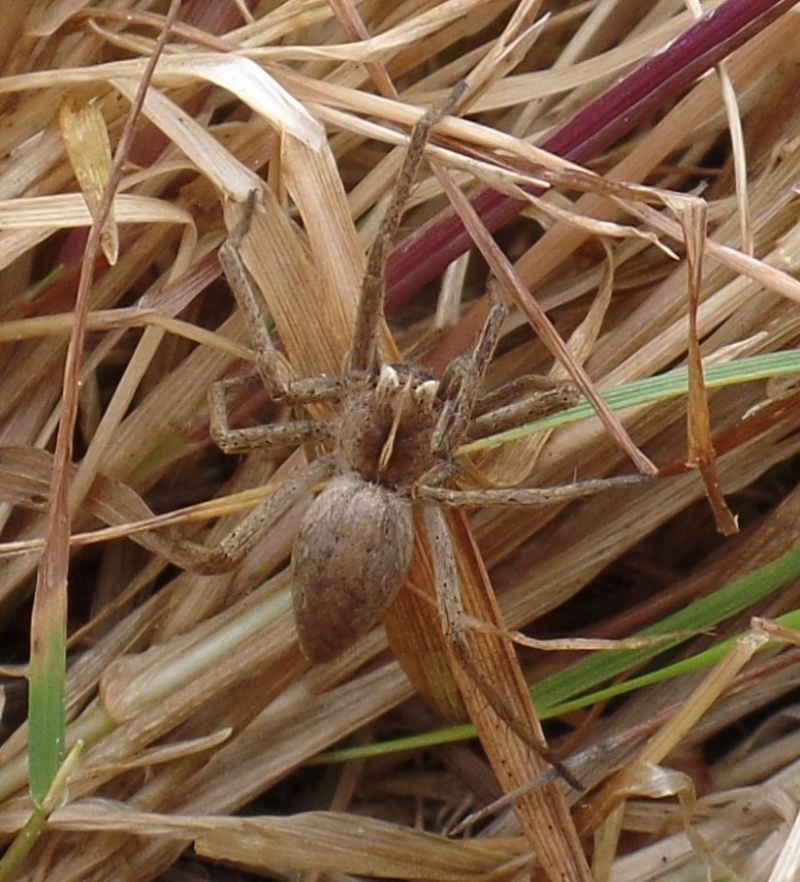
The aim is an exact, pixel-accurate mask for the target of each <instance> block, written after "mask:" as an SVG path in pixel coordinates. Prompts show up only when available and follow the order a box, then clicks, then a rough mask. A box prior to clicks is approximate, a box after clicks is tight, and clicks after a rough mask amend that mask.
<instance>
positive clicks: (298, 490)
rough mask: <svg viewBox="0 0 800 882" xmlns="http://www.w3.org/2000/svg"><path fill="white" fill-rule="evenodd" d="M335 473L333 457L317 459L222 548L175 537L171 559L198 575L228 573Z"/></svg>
mask: <svg viewBox="0 0 800 882" xmlns="http://www.w3.org/2000/svg"><path fill="white" fill-rule="evenodd" d="M335 470H336V466H335V463H334V461H333V458H332V457H321V458H320V459H316V460H314V462H312V463H310V464H309V465H308V466H306V467H305V468H303V469H302V470H301V471H300V472H298V473H297V474H296V475H294V476H293V477H292V478H289V480H288V481H285V482H284V483H283V484H281V486H280V487H279V488H278V489H277V490H276V491H275V492H274V493H273V494H272V495H271V496H270V497H269V498H268V499H266V500H264V502H262V503H260V504H259V505H258V506H256V508H254V509H253V510H252V511H251V512H249V513H248V514H247V515H246V516H245V518H244V519H243V520H242V521H240V522H239V523H238V524H237V525H236V526H235V527H234V528H233V529H232V530H231V531H230V532H229V533H228V534H227V535H226V536H224V537H223V538H222V540H221V541H220V542H219V544H218V545H216V546H215V547H213V548H208V547H207V546H205V545H201V544H199V543H197V542H192V541H191V540H188V539H184V538H182V537H175V541H174V548H173V550H172V551H171V552H170V555H169V559H170V560H171V561H172V562H173V563H176V564H177V565H178V566H180V567H181V568H183V569H186V570H190V571H192V572H195V573H202V574H204V575H210V574H212V573H224V572H227V571H228V570H230V569H232V568H233V567H235V566H236V564H238V563H239V562H240V561H241V560H243V558H244V557H246V555H247V554H248V552H249V551H250V550H251V549H252V548H253V546H254V545H255V544H256V542H257V541H258V540H259V539H260V538H261V537H262V536H263V535H265V534H266V533H267V532H268V531H269V529H270V528H271V527H272V526H273V525H274V524H276V523H277V522H278V521H279V520H280V519H281V518H282V517H283V516H284V515H285V514H286V513H287V512H288V511H289V509H290V508H291V506H292V504H293V503H294V501H295V499H297V498H298V497H299V496H301V495H302V494H303V493H310V492H311V490H312V489H313V488H314V486H315V485H316V484H318V483H320V481H324V480H325V479H326V478H329V477H330V476H331V475H332V474H333V473H334V471H335Z"/></svg>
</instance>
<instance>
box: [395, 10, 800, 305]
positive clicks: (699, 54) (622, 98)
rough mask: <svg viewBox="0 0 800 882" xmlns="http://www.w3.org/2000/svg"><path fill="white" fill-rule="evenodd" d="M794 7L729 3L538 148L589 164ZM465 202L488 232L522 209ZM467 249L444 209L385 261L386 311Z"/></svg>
mask: <svg viewBox="0 0 800 882" xmlns="http://www.w3.org/2000/svg"><path fill="white" fill-rule="evenodd" d="M794 5H795V0H728V2H727V3H725V4H724V5H722V6H720V7H719V8H717V9H715V10H714V11H712V12H709V13H708V14H707V15H705V16H703V18H701V19H698V20H697V21H696V22H695V23H694V24H693V25H692V26H691V27H689V28H687V30H686V31H684V33H683V34H682V35H681V36H680V37H678V38H677V39H675V40H673V41H672V42H671V43H670V44H669V45H668V47H666V48H665V49H662V50H660V51H658V52H656V53H655V54H654V55H652V56H651V57H650V58H648V59H647V60H646V61H644V62H642V63H641V64H640V65H639V66H638V67H637V68H635V69H634V70H632V71H631V72H630V73H628V74H626V75H625V76H624V77H623V78H622V79H621V80H619V81H618V82H616V83H615V84H614V85H613V86H611V87H610V88H609V89H607V90H606V91H605V92H604V93H603V94H602V95H600V96H598V97H597V98H595V99H594V100H593V101H592V102H591V104H589V105H587V106H586V107H584V108H583V109H582V110H579V111H578V112H577V113H576V114H575V115H574V116H573V117H572V118H571V119H569V120H567V121H566V122H565V123H564V124H563V125H562V126H561V127H560V128H558V129H557V130H556V131H555V132H553V133H552V134H551V135H550V136H549V137H548V138H547V140H546V141H544V143H542V145H541V146H542V147H543V148H544V149H545V150H549V151H550V152H551V153H554V154H556V155H558V156H562V157H564V158H565V159H570V160H572V161H573V162H579V163H586V162H588V161H590V160H592V159H594V158H596V157H597V156H599V155H600V154H601V153H602V152H603V150H605V149H607V148H608V147H610V146H611V145H613V144H615V143H616V142H618V141H619V140H620V139H621V138H623V137H625V135H627V134H628V133H629V132H630V131H631V130H632V129H633V128H634V127H635V126H637V125H638V124H639V123H641V122H643V121H644V120H646V119H647V118H648V116H649V115H651V114H652V113H653V112H654V111H656V110H658V109H659V108H661V107H664V106H665V105H667V104H668V103H670V102H672V101H675V100H676V99H677V98H678V96H679V95H680V94H681V93H683V92H685V91H686V90H687V89H688V88H689V87H690V86H691V85H692V83H694V82H695V80H696V79H697V78H698V77H700V76H702V75H703V74H704V73H705V72H706V71H707V70H709V69H710V68H712V67H713V66H714V65H715V64H718V63H719V62H720V61H722V60H723V59H724V58H726V57H727V56H728V55H729V54H730V53H731V52H733V51H734V50H735V49H738V48H739V47H740V46H742V45H744V43H746V42H747V41H748V40H749V39H750V38H751V37H754V36H755V35H756V34H758V33H760V32H761V31H762V30H764V28H766V27H767V26H768V25H769V24H771V23H772V22H773V21H775V19H777V18H778V17H779V16H781V15H782V14H783V13H784V12H786V11H787V10H789V9H790V8H791V7H792V6H794ZM531 192H535V190H533V189H532V190H531ZM471 201H472V205H473V206H474V208H475V210H476V211H477V212H478V214H479V215H480V217H481V218H482V219H483V222H484V223H485V224H486V227H487V228H488V229H489V231H490V232H495V231H497V230H499V229H502V228H503V227H504V226H506V225H507V224H508V223H510V222H511V221H512V220H514V218H516V217H517V215H518V214H519V213H520V212H521V211H522V210H523V209H524V208H525V206H526V205H527V203H526V202H522V201H520V200H516V199H511V198H510V197H508V196H505V195H503V194H502V193H498V192H497V191H495V190H490V189H483V190H481V191H479V192H478V193H477V195H475V196H474V197H473V198H472V200H471ZM472 247H473V245H472V239H471V238H470V235H469V233H467V231H466V230H465V229H464V226H463V224H462V223H461V221H460V220H459V219H458V217H457V216H456V214H455V212H454V211H453V210H452V209H451V208H448V209H445V211H443V212H441V214H439V215H438V216H437V217H435V218H432V219H431V220H430V221H429V222H428V223H427V224H425V225H424V226H422V227H421V228H420V229H419V230H417V231H416V232H415V233H413V234H412V235H410V236H409V237H408V238H407V239H405V241H403V242H401V243H400V245H398V246H397V248H395V250H394V251H393V252H392V255H391V257H390V258H389V264H388V267H387V278H388V295H387V302H386V308H387V311H389V312H391V310H392V309H397V308H398V307H400V306H402V305H403V304H404V303H406V302H407V301H408V300H409V299H411V297H413V295H414V294H415V293H416V292H417V291H418V290H419V289H420V288H421V287H422V286H423V285H425V284H426V283H427V282H429V281H431V279H434V278H436V276H438V275H439V274H440V273H441V272H442V271H443V270H444V268H445V267H446V266H447V265H448V264H449V263H450V262H451V261H453V260H455V259H456V258H457V257H459V256H460V255H461V254H463V253H464V252H465V251H467V250H468V249H470V248H472Z"/></svg>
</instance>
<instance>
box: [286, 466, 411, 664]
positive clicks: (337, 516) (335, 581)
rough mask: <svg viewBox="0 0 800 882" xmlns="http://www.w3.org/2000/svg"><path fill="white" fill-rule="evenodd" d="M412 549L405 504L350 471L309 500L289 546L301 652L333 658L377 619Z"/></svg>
mask: <svg viewBox="0 0 800 882" xmlns="http://www.w3.org/2000/svg"><path fill="white" fill-rule="evenodd" d="M413 550H414V526H413V515H412V509H411V502H410V501H409V500H408V499H407V498H405V497H403V496H399V495H398V494H396V493H393V492H391V491H390V490H387V489H386V488H384V487H381V486H380V485H378V484H372V483H369V482H367V481H363V480H361V479H360V478H358V477H356V476H353V475H345V476H340V477H338V478H336V479H334V480H333V481H331V483H330V484H329V485H328V486H327V487H326V488H325V489H324V490H323V491H322V493H320V494H319V496H318V497H317V498H316V499H315V500H314V501H313V502H312V504H311V506H310V507H309V509H308V511H307V512H306V515H305V517H304V518H303V521H302V523H301V525H300V529H299V531H298V534H297V538H296V540H295V544H294V548H293V550H292V603H293V606H294V615H295V621H296V623H297V633H298V637H299V639H300V647H301V649H302V650H303V653H304V655H305V656H306V657H307V658H308V659H309V661H312V662H319V661H326V660H328V659H332V658H335V657H336V656H337V655H339V654H340V653H341V652H343V651H344V650H345V649H346V648H347V647H348V646H350V645H351V644H352V643H354V642H355V641H356V640H357V639H358V638H359V637H361V636H363V635H364V634H366V633H367V632H368V631H369V630H370V629H371V628H372V627H373V625H375V624H377V622H378V620H379V619H380V617H381V614H382V613H383V611H384V610H385V609H386V607H387V606H388V605H389V604H390V603H391V602H392V600H394V598H395V595H396V594H397V592H398V591H399V590H400V587H401V586H402V584H403V582H404V580H405V578H406V575H407V573H408V569H409V566H410V565H411V555H412V553H413Z"/></svg>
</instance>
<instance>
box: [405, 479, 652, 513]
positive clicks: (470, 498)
mask: <svg viewBox="0 0 800 882" xmlns="http://www.w3.org/2000/svg"><path fill="white" fill-rule="evenodd" d="M651 480H652V479H651V478H649V477H648V476H647V475H619V476H618V477H616V478H591V479H589V480H586V481H578V482H576V483H575V484H560V485H559V486H557V487H490V488H489V489H486V490H457V489H453V488H452V487H437V486H434V485H432V484H427V483H426V484H420V485H418V486H417V487H416V488H415V490H414V495H415V496H416V498H417V499H420V500H427V501H430V502H438V503H439V505H451V506H458V507H460V508H483V507H484V506H490V505H492V506H498V507H500V506H516V505H553V504H555V503H558V502H568V501H569V500H572V499H579V498H582V497H584V496H593V495H594V494H595V493H602V492H603V491H604V490H610V489H611V488H613V487H620V486H629V485H632V484H647V483H649V482H650V481H651Z"/></svg>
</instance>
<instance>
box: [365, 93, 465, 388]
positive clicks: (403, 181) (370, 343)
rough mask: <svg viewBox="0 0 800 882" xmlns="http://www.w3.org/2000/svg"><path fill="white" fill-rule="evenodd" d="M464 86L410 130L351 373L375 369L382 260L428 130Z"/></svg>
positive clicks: (370, 265) (372, 257)
mask: <svg viewBox="0 0 800 882" xmlns="http://www.w3.org/2000/svg"><path fill="white" fill-rule="evenodd" d="M466 89H467V84H466V82H464V81H463V80H462V81H461V82H460V83H458V84H457V85H456V87H455V88H454V89H453V90H452V91H451V92H450V94H449V95H448V96H447V98H446V99H445V100H444V102H443V103H442V104H440V105H439V106H437V107H433V108H430V109H429V110H427V111H426V112H425V114H424V115H423V116H422V118H421V119H420V121H419V122H418V123H417V124H416V125H415V126H414V128H413V130H412V132H411V137H410V139H409V142H408V147H407V150H406V154H405V157H404V159H403V164H402V166H401V167H400V173H399V175H398V178H397V184H396V185H395V188H394V191H393V192H392V196H391V199H390V200H389V205H388V207H387V209H386V212H385V214H384V215H383V219H382V220H381V223H380V227H379V228H378V234H377V236H376V237H375V241H374V242H373V244H372V248H371V249H370V252H369V255H368V257H367V269H366V272H365V274H364V281H363V284H362V287H361V296H360V298H359V303H358V312H357V314H356V323H355V330H354V332H353V342H352V343H351V344H350V353H349V356H348V369H349V370H350V371H352V372H354V373H363V372H368V373H370V374H373V375H375V374H377V373H378V366H379V358H378V333H379V329H380V324H381V321H382V319H383V306H384V299H385V297H386V264H387V262H388V260H389V254H390V253H391V251H392V249H393V248H394V245H395V242H396V240H397V233H398V231H399V229H400V221H401V220H402V217H403V212H404V210H405V206H406V204H407V202H408V198H409V196H410V194H411V188H412V187H413V185H414V179H415V178H416V175H417V171H418V170H419V167H420V164H421V163H422V158H423V156H424V155H425V147H426V145H427V143H428V141H429V140H430V135H431V130H432V129H433V128H434V126H435V125H436V124H437V123H438V122H439V121H440V120H442V119H444V117H446V116H447V115H448V114H449V113H450V112H451V111H452V110H453V109H454V108H455V107H456V105H457V104H458V102H459V101H460V100H461V98H462V97H463V95H464V92H465V91H466Z"/></svg>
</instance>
